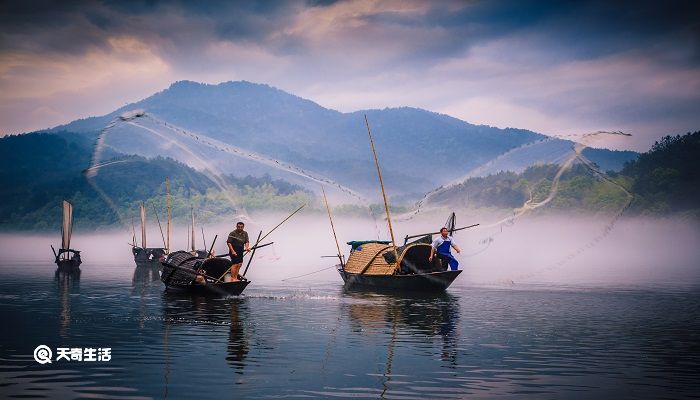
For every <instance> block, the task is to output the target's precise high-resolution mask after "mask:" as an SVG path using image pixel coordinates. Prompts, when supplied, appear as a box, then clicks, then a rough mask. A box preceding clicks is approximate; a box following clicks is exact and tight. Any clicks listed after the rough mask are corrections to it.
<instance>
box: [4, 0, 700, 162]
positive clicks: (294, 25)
mask: <svg viewBox="0 0 700 400" xmlns="http://www.w3.org/2000/svg"><path fill="white" fill-rule="evenodd" d="M198 3H203V4H198ZM697 15H700V13H698V10H697V7H695V6H694V3H693V2H682V1H665V2H646V1H641V2H605V1H600V2H598V1H585V2H582V1H579V2H562V1H556V2H548V1H536V2H534V1H483V2H482V1H430V2H426V1H364V0H357V1H355V0H351V1H337V2H335V1H277V2H273V1H268V2H221V1H207V2H188V1H179V2H178V1H169V2H165V1H130V2H125V1H101V2H99V1H92V2H61V1H57V2H53V1H21V2H20V1H17V2H12V1H6V2H3V3H0V134H8V133H18V132H26V131H32V130H36V129H41V128H46V127H50V126H54V125H57V124H61V123H66V122H69V121H72V120H74V119H77V118H83V117H87V116H93V115H102V114H105V113H108V112H110V111H113V110H114V109H116V108H118V107H120V106H122V105H124V104H126V103H129V102H132V101H137V100H139V99H141V98H144V97H147V96H149V95H151V94H153V93H154V92H157V91H159V90H162V89H164V88H167V87H168V86H169V85H170V84H171V83H172V82H174V81H177V80H183V79H187V80H194V81H199V82H207V83H218V82H223V81H228V80H248V81H252V82H260V83H267V84H270V85H273V86H276V87H278V88H280V89H283V90H286V91H288V92H291V93H294V94H296V95H299V96H301V97H305V98H308V99H311V100H313V101H316V102H317V103H319V104H321V105H323V106H325V107H329V108H333V109H337V110H340V111H354V110H358V109H364V108H384V107H397V106H415V107H421V108H425V109H428V110H432V111H436V112H440V113H445V114H449V115H452V116H454V117H457V118H460V119H463V120H465V121H468V122H471V123H477V124H487V125H492V126H498V127H518V128H525V129H531V130H534V131H537V132H541V133H545V134H550V135H571V134H580V133H585V132H590V131H596V130H623V131H625V132H627V133H631V134H633V135H634V136H633V137H632V138H626V137H616V138H607V139H604V140H603V141H602V142H601V143H593V144H594V145H599V146H605V147H615V148H631V149H635V150H646V149H648V148H649V147H650V146H651V144H652V143H653V142H654V140H656V139H658V138H659V137H661V136H664V135H667V134H682V133H685V132H688V131H694V130H698V129H700V112H699V110H700V26H699V24H698V18H697Z"/></svg>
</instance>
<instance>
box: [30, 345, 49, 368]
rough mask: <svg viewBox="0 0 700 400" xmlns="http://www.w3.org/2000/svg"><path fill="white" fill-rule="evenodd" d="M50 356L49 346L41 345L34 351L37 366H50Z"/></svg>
mask: <svg viewBox="0 0 700 400" xmlns="http://www.w3.org/2000/svg"><path fill="white" fill-rule="evenodd" d="M52 356H53V353H52V352H51V349H50V348H49V346H46V345H43V344H41V345H39V346H36V349H34V360H36V362H38V363H39V364H50V363H51V357H52Z"/></svg>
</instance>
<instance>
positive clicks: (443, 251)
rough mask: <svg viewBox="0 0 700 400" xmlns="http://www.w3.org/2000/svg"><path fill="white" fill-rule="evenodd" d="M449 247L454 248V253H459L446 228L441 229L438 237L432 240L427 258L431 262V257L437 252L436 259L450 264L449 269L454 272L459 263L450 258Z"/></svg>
mask: <svg viewBox="0 0 700 400" xmlns="http://www.w3.org/2000/svg"><path fill="white" fill-rule="evenodd" d="M450 247H452V248H454V249H455V251H456V252H457V253H459V247H457V245H456V244H454V242H452V236H449V232H448V231H447V228H442V229H440V236H438V238H437V239H435V240H433V246H432V248H431V249H430V257H428V261H429V262H432V261H433V256H434V255H435V253H436V252H437V256H438V258H439V259H441V260H442V261H443V263H444V262H448V263H449V264H450V269H451V270H453V271H456V270H457V267H459V262H457V259H455V258H454V257H453V256H452V253H451V252H450Z"/></svg>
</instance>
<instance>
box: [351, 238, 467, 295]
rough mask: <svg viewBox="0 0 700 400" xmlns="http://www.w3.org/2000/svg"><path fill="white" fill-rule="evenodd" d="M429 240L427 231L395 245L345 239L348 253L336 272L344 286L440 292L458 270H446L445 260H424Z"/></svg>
mask: <svg viewBox="0 0 700 400" xmlns="http://www.w3.org/2000/svg"><path fill="white" fill-rule="evenodd" d="M431 243H432V235H431V234H427V235H425V236H422V237H421V238H420V239H418V240H415V241H413V242H410V243H406V244H404V245H403V246H401V247H398V248H395V247H394V246H392V245H391V242H389V241H380V240H370V241H352V242H348V245H350V248H351V250H350V256H349V257H348V259H347V262H346V263H342V264H341V265H340V266H339V268H338V272H339V273H340V276H341V277H342V278H343V281H344V282H345V286H346V287H348V288H357V287H370V288H374V289H379V290H382V289H384V290H390V291H391V290H407V291H443V290H445V289H447V288H448V287H449V286H450V285H451V284H452V282H453V281H454V280H455V279H456V278H457V276H459V274H460V273H462V271H461V270H456V271H448V270H447V263H446V262H445V261H444V260H441V259H440V258H439V257H433V260H432V261H428V258H429V257H430V251H431V247H432V246H431ZM396 254H398V257H399V258H398V262H397V261H396Z"/></svg>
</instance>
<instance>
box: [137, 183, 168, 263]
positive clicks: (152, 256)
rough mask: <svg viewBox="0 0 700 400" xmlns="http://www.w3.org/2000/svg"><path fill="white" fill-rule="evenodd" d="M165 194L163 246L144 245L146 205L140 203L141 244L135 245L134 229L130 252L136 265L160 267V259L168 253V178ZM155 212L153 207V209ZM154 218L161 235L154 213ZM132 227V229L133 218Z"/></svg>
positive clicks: (160, 227) (161, 229) (161, 231)
mask: <svg viewBox="0 0 700 400" xmlns="http://www.w3.org/2000/svg"><path fill="white" fill-rule="evenodd" d="M166 192H167V194H166V196H167V210H168V211H167V213H168V221H167V223H168V225H167V231H168V241H167V242H166V240H165V236H163V245H164V246H165V247H147V245H146V205H145V204H144V203H143V202H142V203H141V205H140V210H139V214H140V216H141V246H137V245H136V232H135V229H134V235H133V239H132V243H131V252H132V254H133V255H134V262H135V263H136V266H137V267H151V268H160V266H161V261H163V260H164V259H165V256H166V255H167V254H168V249H167V246H168V243H169V242H170V180H169V179H167V178H166ZM153 211H154V212H155V208H154V209H153ZM156 219H157V221H158V227H159V229H160V233H161V235H163V228H162V226H161V225H160V218H158V214H157V213H156ZM131 222H132V229H133V220H132V221H131Z"/></svg>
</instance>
